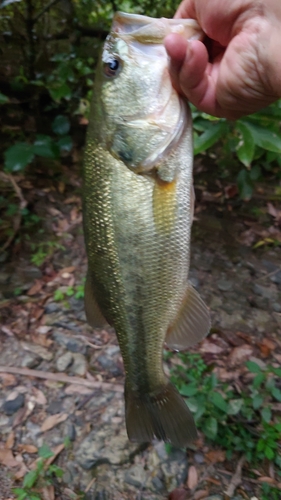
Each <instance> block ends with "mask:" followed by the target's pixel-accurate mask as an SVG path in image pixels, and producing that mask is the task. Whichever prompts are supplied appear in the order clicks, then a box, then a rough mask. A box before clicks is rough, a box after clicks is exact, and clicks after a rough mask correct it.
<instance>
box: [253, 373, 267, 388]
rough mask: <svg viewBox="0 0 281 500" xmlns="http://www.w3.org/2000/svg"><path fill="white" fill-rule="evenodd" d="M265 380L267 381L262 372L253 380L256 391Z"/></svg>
mask: <svg viewBox="0 0 281 500" xmlns="http://www.w3.org/2000/svg"><path fill="white" fill-rule="evenodd" d="M265 379H266V376H265V374H264V373H262V372H260V373H258V374H257V375H256V376H255V378H254V380H253V387H254V389H258V387H260V386H261V384H262V383H263V382H264V381H265Z"/></svg>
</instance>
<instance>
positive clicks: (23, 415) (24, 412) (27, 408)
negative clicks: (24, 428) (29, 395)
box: [13, 400, 35, 429]
mask: <svg viewBox="0 0 281 500" xmlns="http://www.w3.org/2000/svg"><path fill="white" fill-rule="evenodd" d="M34 408H35V402H34V401H31V400H29V401H27V403H26V404H25V405H24V407H23V408H20V409H19V410H18V412H17V413H16V415H15V418H14V421H13V429H14V428H15V427H17V426H18V425H20V424H22V423H23V422H25V420H26V419H27V417H29V415H31V413H32V412H33V410H34Z"/></svg>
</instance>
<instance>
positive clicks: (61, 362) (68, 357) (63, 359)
mask: <svg viewBox="0 0 281 500" xmlns="http://www.w3.org/2000/svg"><path fill="white" fill-rule="evenodd" d="M72 359H73V355H72V353H71V352H69V351H67V352H65V353H64V354H62V356H60V357H59V358H58V359H57V361H56V367H57V370H58V371H59V372H64V371H65V370H66V369H67V367H68V366H69V365H70V363H72Z"/></svg>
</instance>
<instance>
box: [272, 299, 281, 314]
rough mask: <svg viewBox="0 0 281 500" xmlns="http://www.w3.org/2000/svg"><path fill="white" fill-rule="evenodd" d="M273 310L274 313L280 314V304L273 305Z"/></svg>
mask: <svg viewBox="0 0 281 500" xmlns="http://www.w3.org/2000/svg"><path fill="white" fill-rule="evenodd" d="M272 309H273V311H275V312H277V313H280V312H281V304H279V303H278V302H274V303H273V304H272Z"/></svg>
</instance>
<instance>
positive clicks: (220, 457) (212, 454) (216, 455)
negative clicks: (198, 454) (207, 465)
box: [205, 450, 225, 464]
mask: <svg viewBox="0 0 281 500" xmlns="http://www.w3.org/2000/svg"><path fill="white" fill-rule="evenodd" d="M205 457H206V458H207V460H208V461H209V462H211V464H216V463H218V462H224V461H225V451H223V450H211V451H209V452H208V453H205Z"/></svg>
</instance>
